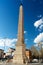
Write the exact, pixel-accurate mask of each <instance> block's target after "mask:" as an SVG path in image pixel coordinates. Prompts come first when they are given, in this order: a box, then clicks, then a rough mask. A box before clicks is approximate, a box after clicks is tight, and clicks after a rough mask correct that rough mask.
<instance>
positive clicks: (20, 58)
mask: <svg viewBox="0 0 43 65" xmlns="http://www.w3.org/2000/svg"><path fill="white" fill-rule="evenodd" d="M23 19H24V18H23V5H22V4H21V5H20V8H19V23H18V41H17V43H16V51H15V54H14V57H13V62H14V63H17V64H23V63H25V60H26V53H25V44H24V20H23Z"/></svg>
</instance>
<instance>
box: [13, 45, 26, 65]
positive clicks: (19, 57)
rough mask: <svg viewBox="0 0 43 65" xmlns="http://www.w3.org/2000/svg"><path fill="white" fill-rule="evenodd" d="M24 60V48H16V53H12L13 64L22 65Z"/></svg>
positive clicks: (22, 46)
mask: <svg viewBox="0 0 43 65" xmlns="http://www.w3.org/2000/svg"><path fill="white" fill-rule="evenodd" d="M25 60H26V54H25V46H24V44H23V45H21V46H19V45H18V46H16V51H15V52H14V57H13V62H14V63H16V64H24V63H25Z"/></svg>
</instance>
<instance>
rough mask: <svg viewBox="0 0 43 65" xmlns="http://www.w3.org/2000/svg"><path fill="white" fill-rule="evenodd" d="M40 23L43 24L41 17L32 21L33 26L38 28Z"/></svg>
mask: <svg viewBox="0 0 43 65" xmlns="http://www.w3.org/2000/svg"><path fill="white" fill-rule="evenodd" d="M40 25H43V18H41V19H40V20H38V21H36V22H35V23H34V26H35V27H36V28H38V27H39V26H40Z"/></svg>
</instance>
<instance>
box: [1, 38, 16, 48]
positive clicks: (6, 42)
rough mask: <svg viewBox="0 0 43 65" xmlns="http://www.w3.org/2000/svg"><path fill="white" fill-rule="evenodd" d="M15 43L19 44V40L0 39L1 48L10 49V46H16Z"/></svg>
mask: <svg viewBox="0 0 43 65" xmlns="http://www.w3.org/2000/svg"><path fill="white" fill-rule="evenodd" d="M14 42H17V39H8V38H6V39H0V46H2V47H3V46H4V45H5V46H8V47H10V46H14V44H13V43H14Z"/></svg>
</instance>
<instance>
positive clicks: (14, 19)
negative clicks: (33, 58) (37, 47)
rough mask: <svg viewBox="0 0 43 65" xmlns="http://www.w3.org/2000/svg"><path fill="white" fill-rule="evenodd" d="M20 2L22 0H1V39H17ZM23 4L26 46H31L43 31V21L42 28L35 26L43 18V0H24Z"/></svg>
mask: <svg viewBox="0 0 43 65" xmlns="http://www.w3.org/2000/svg"><path fill="white" fill-rule="evenodd" d="M20 4H21V0H0V39H10V40H12V39H17V32H18V17H19V7H20ZM22 4H23V10H24V12H23V13H24V31H25V33H24V39H25V44H26V47H27V48H30V47H31V46H33V45H34V44H35V43H34V39H35V38H36V37H37V36H38V35H39V34H40V33H43V23H42V25H41V26H42V28H41V29H40V27H39V26H38V27H36V26H34V24H35V22H37V21H40V19H43V0H22ZM16 41H17V40H16ZM15 43H16V42H14V43H13V44H15ZM12 47H14V46H12ZM0 48H2V49H4V47H3V46H0ZM7 48H8V46H7ZM7 48H6V49H7Z"/></svg>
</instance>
